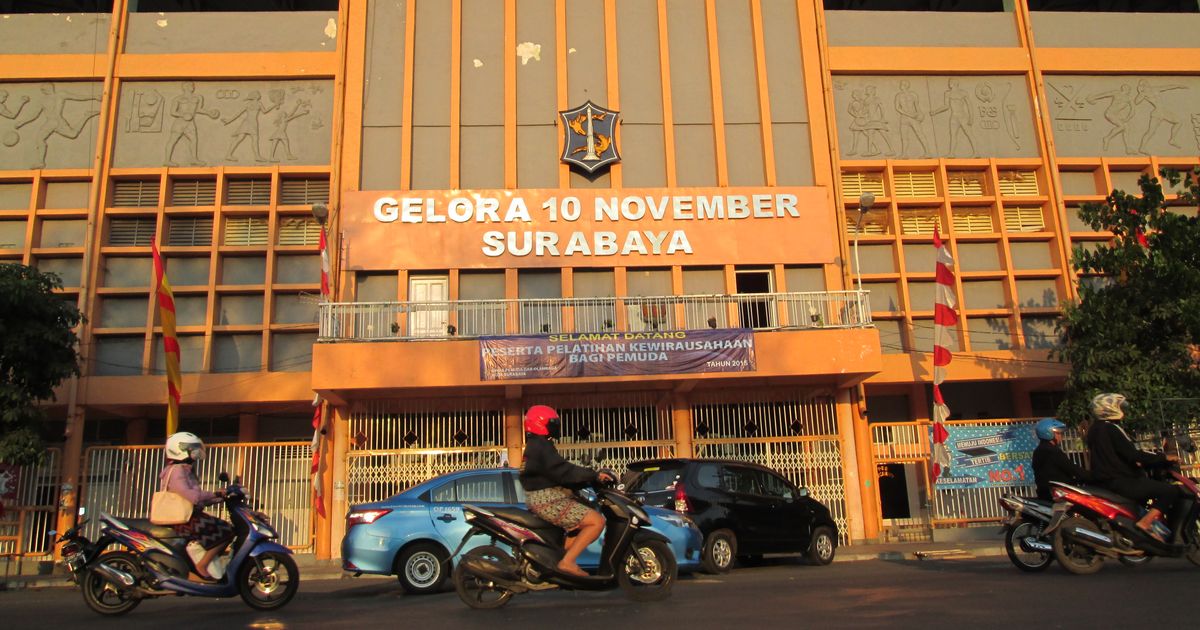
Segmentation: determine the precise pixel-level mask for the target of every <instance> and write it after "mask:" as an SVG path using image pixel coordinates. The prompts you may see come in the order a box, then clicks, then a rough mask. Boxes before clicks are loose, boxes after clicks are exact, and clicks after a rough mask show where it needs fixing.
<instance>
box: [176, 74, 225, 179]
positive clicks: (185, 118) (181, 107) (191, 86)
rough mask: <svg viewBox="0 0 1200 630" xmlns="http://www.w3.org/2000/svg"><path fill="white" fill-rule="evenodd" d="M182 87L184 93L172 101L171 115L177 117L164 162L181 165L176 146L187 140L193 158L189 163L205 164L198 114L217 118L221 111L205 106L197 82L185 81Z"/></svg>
mask: <svg viewBox="0 0 1200 630" xmlns="http://www.w3.org/2000/svg"><path fill="white" fill-rule="evenodd" d="M182 89H183V93H181V94H180V95H179V96H176V97H175V98H174V100H172V101H171V117H172V118H174V119H175V122H173V123H171V135H170V137H168V138H167V147H166V155H165V156H164V157H163V163H164V164H166V165H167V166H179V164H178V163H176V162H175V159H174V157H175V148H176V147H177V146H179V141H180V140H186V141H187V142H186V144H184V146H185V147H186V148H187V149H188V150H189V152H190V155H191V158H192V159H191V162H189V164H190V165H191V166H204V162H201V161H200V135H199V133H197V129H196V114H200V115H202V116H208V117H209V118H211V119H213V120H216V119H217V118H218V117H220V115H221V112H219V111H217V110H216V109H205V108H204V97H203V96H200V95H198V94H196V84H195V83H193V82H191V81H184V82H183V85H182Z"/></svg>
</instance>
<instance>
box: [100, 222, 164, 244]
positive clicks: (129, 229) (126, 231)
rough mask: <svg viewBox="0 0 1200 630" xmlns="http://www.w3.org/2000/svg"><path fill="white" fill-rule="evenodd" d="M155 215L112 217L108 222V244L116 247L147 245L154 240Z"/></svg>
mask: <svg viewBox="0 0 1200 630" xmlns="http://www.w3.org/2000/svg"><path fill="white" fill-rule="evenodd" d="M155 223H156V221H155V219H154V217H129V218H121V219H112V220H110V221H109V223H108V244H109V245H114V246H116V247H147V246H149V245H150V244H151V243H152V242H154V227H155Z"/></svg>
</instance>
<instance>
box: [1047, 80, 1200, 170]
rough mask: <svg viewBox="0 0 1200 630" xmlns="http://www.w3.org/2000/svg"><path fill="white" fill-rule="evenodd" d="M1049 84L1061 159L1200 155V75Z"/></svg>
mask: <svg viewBox="0 0 1200 630" xmlns="http://www.w3.org/2000/svg"><path fill="white" fill-rule="evenodd" d="M1044 81H1045V84H1046V101H1047V103H1048V105H1049V108H1050V120H1051V121H1053V123H1054V145H1055V150H1056V151H1057V153H1058V155H1061V156H1066V157H1095V156H1103V157H1121V156H1129V155H1161V156H1185V157H1195V156H1196V154H1197V152H1200V101H1198V100H1197V97H1200V77H1172V76H1107V77H1089V76H1061V75H1060V76H1047V77H1045V80H1044Z"/></svg>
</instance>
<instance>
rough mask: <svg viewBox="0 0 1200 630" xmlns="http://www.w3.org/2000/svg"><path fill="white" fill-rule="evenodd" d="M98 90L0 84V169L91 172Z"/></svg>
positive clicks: (88, 86) (99, 87)
mask: <svg viewBox="0 0 1200 630" xmlns="http://www.w3.org/2000/svg"><path fill="white" fill-rule="evenodd" d="M2 21H3V20H0V22H2ZM102 91H103V84H101V83H100V82H98V81H95V82H86V83H83V82H76V83H69V82H63V81H53V82H45V83H0V170H6V169H13V170H20V169H27V168H90V167H91V166H92V157H93V155H94V153H95V146H96V122H95V120H96V116H97V115H98V114H99V113H100V95H101V93H102Z"/></svg>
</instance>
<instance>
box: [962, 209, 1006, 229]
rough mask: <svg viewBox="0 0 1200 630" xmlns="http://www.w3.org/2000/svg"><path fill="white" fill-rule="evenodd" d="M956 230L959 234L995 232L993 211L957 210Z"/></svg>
mask: <svg viewBox="0 0 1200 630" xmlns="http://www.w3.org/2000/svg"><path fill="white" fill-rule="evenodd" d="M953 217H954V231H955V232H957V233H959V234H986V233H991V232H995V231H996V228H995V226H994V225H992V213H991V212H990V211H987V210H955V211H954V214H953Z"/></svg>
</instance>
